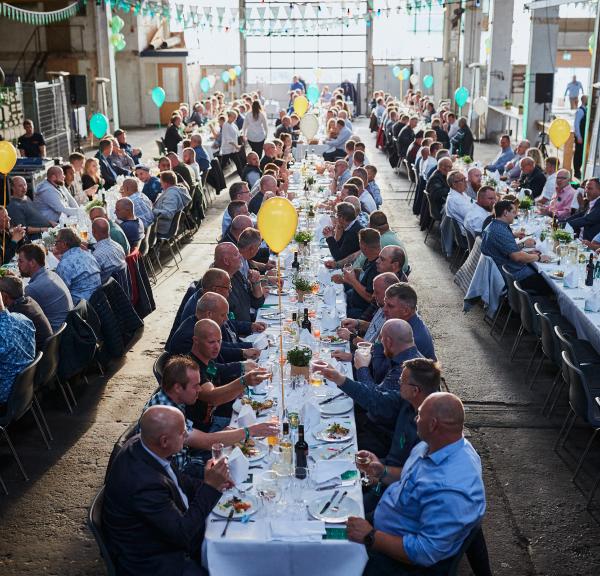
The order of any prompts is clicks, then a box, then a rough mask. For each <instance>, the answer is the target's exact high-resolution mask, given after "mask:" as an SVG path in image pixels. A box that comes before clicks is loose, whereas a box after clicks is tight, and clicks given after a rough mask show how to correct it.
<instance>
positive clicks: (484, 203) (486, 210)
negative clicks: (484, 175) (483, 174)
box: [463, 186, 497, 236]
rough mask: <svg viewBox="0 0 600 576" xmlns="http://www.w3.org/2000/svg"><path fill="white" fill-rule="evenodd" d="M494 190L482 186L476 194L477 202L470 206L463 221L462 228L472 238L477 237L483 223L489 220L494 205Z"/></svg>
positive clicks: (495, 197) (490, 187)
mask: <svg viewBox="0 0 600 576" xmlns="http://www.w3.org/2000/svg"><path fill="white" fill-rule="evenodd" d="M496 199H497V196H496V190H495V189H494V188H493V187H492V186H482V187H481V188H480V189H479V190H478V192H477V202H475V204H472V205H471V208H469V210H468V211H467V213H466V215H465V219H464V220H463V227H464V229H465V230H467V231H468V232H470V233H471V234H472V235H473V236H479V235H480V234H481V231H482V229H483V223H484V222H485V221H486V220H487V219H488V218H489V216H490V214H491V213H492V212H493V210H494V205H495V204H496Z"/></svg>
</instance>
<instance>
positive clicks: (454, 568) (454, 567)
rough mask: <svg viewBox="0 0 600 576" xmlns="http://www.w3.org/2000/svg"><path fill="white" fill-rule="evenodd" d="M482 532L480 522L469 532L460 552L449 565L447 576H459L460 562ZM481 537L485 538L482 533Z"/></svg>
mask: <svg viewBox="0 0 600 576" xmlns="http://www.w3.org/2000/svg"><path fill="white" fill-rule="evenodd" d="M480 532H481V524H480V523H479V522H478V523H477V524H476V525H475V526H474V527H473V529H472V530H471V531H470V532H469V534H468V535H467V537H466V538H465V539H464V541H463V543H462V544H461V547H460V549H459V550H458V552H457V553H456V554H455V555H454V556H453V557H452V560H451V562H450V564H449V565H448V571H447V572H446V574H447V576H458V567H459V566H460V561H461V559H462V557H463V556H464V555H465V552H466V551H467V550H468V548H469V546H471V544H472V543H473V541H474V540H475V538H476V537H478V536H480ZM481 537H482V538H483V533H482V532H481Z"/></svg>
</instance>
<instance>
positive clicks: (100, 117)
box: [90, 112, 108, 140]
mask: <svg viewBox="0 0 600 576" xmlns="http://www.w3.org/2000/svg"><path fill="white" fill-rule="evenodd" d="M90 130H91V131H92V134H93V135H94V136H95V137H96V138H98V140H99V139H100V138H103V137H104V136H106V133H107V132H108V118H107V117H106V116H105V115H104V114H100V113H98V112H97V113H96V114H94V115H93V116H92V117H91V118H90Z"/></svg>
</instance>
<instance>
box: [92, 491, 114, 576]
mask: <svg viewBox="0 0 600 576" xmlns="http://www.w3.org/2000/svg"><path fill="white" fill-rule="evenodd" d="M103 504H104V486H103V487H102V488H100V491H99V492H98V494H96V496H95V497H94V500H93V502H92V505H91V506H90V509H89V511H88V518H87V523H88V527H89V529H90V531H91V532H92V534H93V535H94V538H95V540H96V544H98V549H99V550H100V556H102V560H104V566H105V567H106V573H107V574H108V576H116V575H117V571H116V569H115V565H114V563H113V559H112V558H111V556H110V552H109V550H108V547H107V545H106V542H105V541H104V531H103V529H102V505H103Z"/></svg>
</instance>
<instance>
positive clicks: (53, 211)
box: [33, 166, 79, 222]
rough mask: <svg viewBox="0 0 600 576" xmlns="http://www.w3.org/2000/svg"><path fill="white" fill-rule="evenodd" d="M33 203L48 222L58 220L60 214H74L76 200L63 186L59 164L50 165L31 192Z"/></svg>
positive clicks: (62, 176)
mask: <svg viewBox="0 0 600 576" xmlns="http://www.w3.org/2000/svg"><path fill="white" fill-rule="evenodd" d="M33 205H34V207H35V208H36V210H37V211H38V212H39V213H40V214H41V215H42V217H43V218H46V219H47V220H48V221H50V222H58V220H59V218H60V215H61V214H65V215H66V216H76V215H77V214H78V213H79V206H78V204H77V201H76V200H75V198H73V196H71V194H70V193H69V191H68V190H67V189H66V188H65V175H64V173H63V171H62V168H61V167H60V166H51V167H50V168H48V171H47V172H46V180H44V181H43V182H42V183H41V184H40V185H39V186H38V187H37V188H36V189H35V191H34V192H33Z"/></svg>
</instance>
